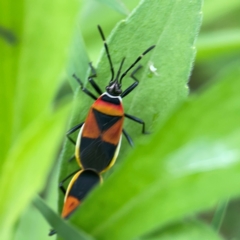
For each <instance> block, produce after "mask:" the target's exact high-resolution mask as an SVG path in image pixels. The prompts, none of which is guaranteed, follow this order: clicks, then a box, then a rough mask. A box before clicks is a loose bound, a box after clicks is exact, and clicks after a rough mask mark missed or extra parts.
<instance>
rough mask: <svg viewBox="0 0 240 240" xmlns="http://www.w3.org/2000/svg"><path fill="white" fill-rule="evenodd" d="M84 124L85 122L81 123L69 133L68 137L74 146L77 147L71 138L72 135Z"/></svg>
mask: <svg viewBox="0 0 240 240" xmlns="http://www.w3.org/2000/svg"><path fill="white" fill-rule="evenodd" d="M83 124H84V122H82V123H79V124H78V125H76V126H75V127H73V128H71V129H70V130H68V131H67V133H66V136H67V138H68V139H69V141H70V142H72V143H73V144H74V145H76V142H75V141H74V140H73V139H72V138H71V137H70V136H69V135H70V134H72V133H74V132H76V131H77V130H78V129H79V128H81V127H82V125H83Z"/></svg>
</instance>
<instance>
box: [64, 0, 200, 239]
mask: <svg viewBox="0 0 240 240" xmlns="http://www.w3.org/2000/svg"><path fill="white" fill-rule="evenodd" d="M183 6H184V8H183ZM200 9H201V1H198V2H197V3H196V2H194V3H193V2H189V1H181V2H175V1H171V2H169V1H166V0H165V1H161V3H159V1H157V0H156V1H151V3H149V1H143V2H142V3H141V4H140V5H139V7H138V8H137V9H136V10H135V11H133V14H132V15H130V16H129V18H128V19H127V20H126V21H124V22H121V23H120V24H119V25H118V26H117V27H116V28H115V29H114V31H113V33H112V34H111V36H110V38H109V41H108V43H109V49H110V52H111V56H112V60H113V64H114V67H115V69H118V67H119V64H120V62H121V60H122V58H123V57H126V63H125V64H124V69H127V67H128V66H130V64H132V63H133V62H134V61H135V59H136V58H137V57H138V56H139V55H140V54H141V53H143V52H144V51H145V50H146V49H147V48H148V47H150V46H152V45H154V44H156V48H155V49H154V50H152V51H151V52H149V53H148V54H147V55H145V56H144V58H143V59H142V60H141V62H140V64H141V65H143V69H141V70H140V71H139V73H138V75H137V78H138V79H139V86H138V87H137V88H136V89H135V90H134V91H133V92H132V93H131V94H130V95H128V97H127V98H126V99H124V108H125V110H126V112H127V113H129V114H132V115H136V116H138V117H140V118H142V119H144V121H146V123H147V129H150V128H151V126H154V125H156V122H160V121H161V122H163V121H164V119H166V118H167V116H168V115H169V113H170V112H171V111H172V110H173V109H174V108H175V107H176V105H177V103H179V102H181V101H183V99H185V98H186V96H187V94H188V89H187V87H186V84H187V81H188V77H189V74H190V70H191V68H192V62H193V58H194V55H195V48H194V42H195V38H196V35H197V32H198V29H199V25H200V21H201V14H200ZM159 16H161V21H159ZM143 18H144V19H145V21H144V25H143V26H142V27H140V26H141V24H140V23H141V22H142V19H143ZM150 64H153V65H154V67H156V68H157V73H156V74H154V73H151V71H150V70H149V65H150ZM97 73H98V79H97V80H96V81H97V82H98V83H100V84H99V85H100V86H101V88H102V89H104V86H106V85H107V84H108V82H109V79H110V70H109V63H108V61H107V58H106V55H105V52H104V51H102V56H101V58H100V62H99V65H98V68H97ZM132 82H133V80H132V79H131V78H129V77H126V78H124V80H123V89H125V88H126V87H127V86H129V85H130V84H132ZM79 96H80V97H81V98H80V97H79V99H78V98H76V101H75V115H74V117H73V120H72V122H71V126H74V125H76V124H77V123H80V122H81V121H84V118H85V117H86V113H87V111H88V109H89V107H90V104H91V103H92V100H91V99H89V98H88V96H85V94H83V93H82V92H80V93H79ZM156 103H157V104H156ZM143 109H145V110H146V111H143ZM124 127H126V130H127V131H128V132H129V133H130V134H131V136H132V137H133V138H134V139H137V137H138V136H140V135H141V126H139V125H138V124H134V123H131V122H130V121H127V120H126V123H125V125H124ZM124 141H125V140H124ZM124 141H123V146H122V147H121V152H120V158H123V156H124V154H125V155H126V153H127V150H130V148H129V146H126V141H125V142H124ZM70 145H71V144H70V143H69V144H68V143H67V144H66V146H65V148H64V154H63V155H62V156H63V157H62V170H61V175H60V180H62V179H63V178H64V177H66V176H67V175H68V174H69V173H71V172H73V171H74V170H76V168H78V166H77V164H76V163H71V164H69V163H68V162H67V159H69V158H70V157H71V155H72V154H73V152H74V149H73V148H74V147H73V146H70ZM148 152H149V150H148ZM108 197H109V196H108ZM60 198H61V201H60V209H61V207H62V204H63V202H62V197H60ZM106 199H107V198H106ZM106 199H105V200H106ZM110 199H111V197H110ZM107 202H108V201H107ZM110 209H111V208H110ZM110 209H109V211H111V210H110ZM95 210H96V209H95ZM79 212H80V211H79ZM93 213H94V212H92V211H91V213H88V214H89V216H90V215H91V216H93V215H92V214H93ZM95 213H96V211H95ZM79 214H80V213H79ZM79 214H78V213H76V214H75V216H76V219H77V218H78V220H77V222H78V223H77V224H78V225H79V226H84V228H87V227H86V225H88V224H89V225H88V228H87V231H91V230H90V229H91V228H93V227H94V225H95V226H96V227H97V226H98V225H99V224H101V223H103V222H105V218H106V216H105V217H104V218H103V221H102V219H101V217H98V216H94V219H92V220H91V221H89V222H85V224H83V225H82V221H84V220H83V219H84V218H82V216H81V215H79ZM102 215H105V214H104V213H103V212H102V213H101V216H102ZM77 216H78V217H77ZM84 216H85V215H84ZM87 219H90V218H88V217H87ZM92 221H94V225H92V224H91V226H90V223H91V222H92ZM127 229H128V228H127ZM105 233H106V234H107V230H106V232H105ZM124 234H125V231H123V233H122V235H121V234H120V235H119V238H121V237H123V236H124V238H125V237H126V236H125V235H124ZM132 234H135V233H132ZM130 235H131V234H130ZM130 235H129V236H127V237H129V238H130ZM98 236H99V235H98ZM108 236H110V235H108ZM114 237H116V236H114ZM114 237H113V238H114ZM116 239H117V238H116ZM121 239H123V238H121Z"/></svg>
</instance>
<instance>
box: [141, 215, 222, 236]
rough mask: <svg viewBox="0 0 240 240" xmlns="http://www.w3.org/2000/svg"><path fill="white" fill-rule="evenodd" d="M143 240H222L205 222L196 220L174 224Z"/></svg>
mask: <svg viewBox="0 0 240 240" xmlns="http://www.w3.org/2000/svg"><path fill="white" fill-rule="evenodd" d="M140 239H141V240H158V239H161V240H172V239H174V240H186V239H194V240H202V239H211V240H221V239H222V238H221V237H220V236H219V235H218V234H217V233H216V232H214V230H213V229H212V228H210V227H209V226H207V225H206V224H204V223H203V222H200V221H196V220H191V221H190V220H185V221H182V222H180V223H175V224H172V225H170V226H168V227H165V228H163V229H161V230H160V231H155V232H154V233H152V234H149V235H147V236H145V237H143V238H140Z"/></svg>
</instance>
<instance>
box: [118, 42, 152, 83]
mask: <svg viewBox="0 0 240 240" xmlns="http://www.w3.org/2000/svg"><path fill="white" fill-rule="evenodd" d="M153 48H155V45H153V46H151V47H150V48H148V49H147V50H146V51H144V52H143V53H142V54H141V55H140V56H139V57H138V58H137V59H136V60H135V62H134V63H133V64H132V65H131V66H130V67H129V68H128V69H127V70H126V71H125V72H124V73H123V74H122V75H121V78H120V81H119V82H120V84H121V83H122V79H123V78H124V77H125V76H126V74H127V73H128V72H129V71H130V70H131V69H132V68H133V67H134V66H135V65H136V64H137V63H138V62H139V61H140V60H141V59H142V58H143V56H144V55H145V54H147V53H148V52H149V51H151V50H152V49H153Z"/></svg>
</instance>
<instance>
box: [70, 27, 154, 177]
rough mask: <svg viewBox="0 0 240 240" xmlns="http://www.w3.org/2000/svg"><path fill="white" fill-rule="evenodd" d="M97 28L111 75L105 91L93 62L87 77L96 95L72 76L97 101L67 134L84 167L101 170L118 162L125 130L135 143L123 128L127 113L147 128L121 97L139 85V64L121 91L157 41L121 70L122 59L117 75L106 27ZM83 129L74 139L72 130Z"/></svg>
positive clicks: (128, 116) (79, 161) (78, 160)
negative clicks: (127, 78) (130, 82)
mask: <svg viewBox="0 0 240 240" xmlns="http://www.w3.org/2000/svg"><path fill="white" fill-rule="evenodd" d="M98 30H99V32H100V35H101V37H102V39H103V42H104V47H105V50H106V53H107V58H108V61H109V64H110V69H111V79H110V81H109V84H108V86H107V87H106V92H104V93H103V92H102V91H101V89H100V87H99V86H98V85H97V84H96V82H95V81H94V79H93V78H95V77H96V76H97V74H96V71H95V69H94V68H93V66H92V65H91V64H90V67H91V70H92V75H91V76H90V77H89V78H88V81H89V82H90V84H91V85H92V87H93V88H94V90H95V91H96V92H97V93H98V94H100V97H98V98H97V97H96V96H95V95H94V94H93V93H92V92H90V91H89V90H88V89H86V88H85V87H84V86H83V83H82V81H81V80H80V79H79V78H78V77H77V76H76V75H75V74H74V75H73V77H74V78H75V79H76V80H77V81H78V83H79V85H80V87H81V90H82V91H83V92H84V93H86V94H87V95H88V96H90V97H91V98H93V99H94V100H95V102H94V103H93V105H92V106H91V108H90V110H89V113H88V116H87V118H86V120H85V122H83V123H80V124H78V125H77V126H75V127H73V128H72V129H70V130H69V131H68V132H67V137H68V138H69V140H70V141H71V142H73V143H74V144H76V148H75V157H76V159H77V162H78V164H79V165H80V166H81V168H82V169H93V170H95V171H97V172H99V173H101V172H104V171H106V170H107V169H109V168H110V167H111V166H112V165H113V164H114V162H115V160H116V158H117V156H118V153H119V149H120V145H121V137H122V133H123V134H124V136H125V137H126V139H127V141H128V142H129V144H130V145H133V142H132V139H131V138H130V136H129V135H128V134H127V132H126V131H125V130H124V129H123V120H124V117H127V118H129V119H131V120H133V121H135V122H137V123H140V124H141V125H142V133H146V131H145V123H144V121H143V120H141V119H139V118H137V117H135V116H132V115H129V114H127V113H125V112H124V109H123V105H122V98H124V97H126V96H127V95H128V94H129V93H130V92H132V91H133V90H134V89H135V88H136V87H137V85H138V83H139V81H138V79H137V78H136V77H135V73H136V72H137V71H138V70H139V69H140V68H141V66H138V67H137V68H136V69H135V70H133V72H132V73H131V75H130V77H131V78H132V79H133V80H134V83H133V84H131V85H130V86H129V87H128V88H127V89H125V90H124V91H122V89H121V87H122V79H123V78H124V77H125V76H126V75H127V73H128V72H129V71H130V70H131V69H132V68H133V67H134V66H135V65H136V64H137V63H138V62H139V61H140V60H141V59H142V57H143V56H144V55H145V54H147V53H148V52H149V51H151V50H152V49H153V48H154V47H155V45H153V46H151V47H149V48H148V49H147V50H145V51H144V52H143V53H142V54H141V55H140V56H139V57H138V58H137V59H136V60H135V61H134V62H133V63H132V64H131V65H130V66H129V67H128V68H127V70H125V71H124V72H123V73H121V70H122V66H123V63H124V60H125V58H123V59H122V61H121V64H120V67H119V70H118V71H117V74H116V76H115V72H114V68H113V64H112V60H111V56H110V54H109V49H108V45H107V43H106V40H105V37H104V34H103V31H102V29H101V27H100V26H98ZM78 129H80V131H79V134H78V137H77V142H75V141H74V140H73V139H72V138H71V137H70V134H72V133H73V132H75V131H77V130H78Z"/></svg>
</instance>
